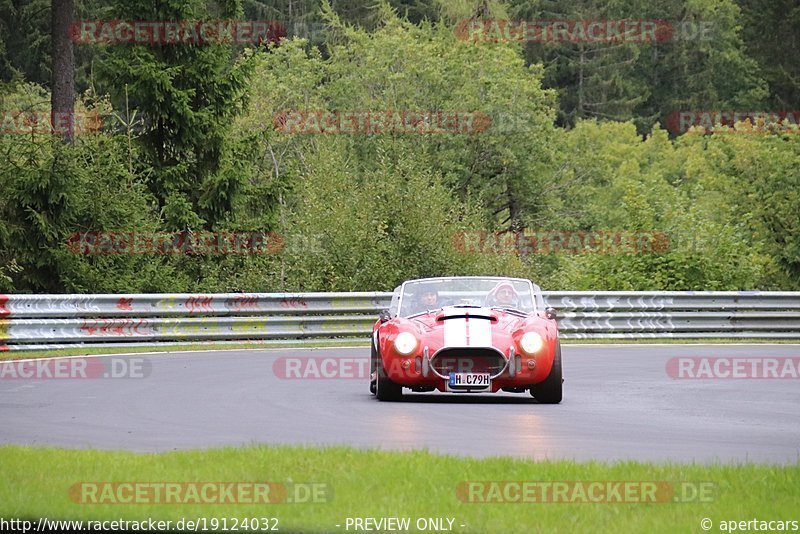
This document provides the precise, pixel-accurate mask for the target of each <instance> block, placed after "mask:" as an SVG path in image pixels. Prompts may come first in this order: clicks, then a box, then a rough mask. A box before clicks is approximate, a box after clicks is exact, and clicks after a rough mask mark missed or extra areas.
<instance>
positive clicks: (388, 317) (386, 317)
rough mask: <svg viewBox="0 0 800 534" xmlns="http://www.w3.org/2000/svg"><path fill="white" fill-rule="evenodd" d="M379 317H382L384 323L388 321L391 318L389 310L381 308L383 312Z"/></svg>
mask: <svg viewBox="0 0 800 534" xmlns="http://www.w3.org/2000/svg"><path fill="white" fill-rule="evenodd" d="M378 317H379V318H380V320H381V322H382V323H385V322H386V321H388V320H389V319H391V316H390V315H389V310H381V313H380V314H379V315H378Z"/></svg>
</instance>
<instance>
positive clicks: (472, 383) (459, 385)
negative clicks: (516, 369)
mask: <svg viewBox="0 0 800 534" xmlns="http://www.w3.org/2000/svg"><path fill="white" fill-rule="evenodd" d="M447 385H448V386H450V388H455V389H476V390H478V389H487V388H489V387H490V386H491V385H492V379H491V375H489V373H450V380H449V382H448V384H447Z"/></svg>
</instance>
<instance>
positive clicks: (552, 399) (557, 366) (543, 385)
mask: <svg viewBox="0 0 800 534" xmlns="http://www.w3.org/2000/svg"><path fill="white" fill-rule="evenodd" d="M563 383H564V379H563V377H562V375H561V342H560V341H556V354H555V356H554V357H553V367H552V368H551V369H550V374H549V375H547V378H545V379H544V380H543V381H542V382H539V383H538V384H534V385H533V386H531V396H532V397H533V398H534V399H536V400H537V401H539V402H540V403H542V404H558V403H559V402H561V396H562V384H563Z"/></svg>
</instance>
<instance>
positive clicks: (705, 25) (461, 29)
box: [455, 19, 715, 44]
mask: <svg viewBox="0 0 800 534" xmlns="http://www.w3.org/2000/svg"><path fill="white" fill-rule="evenodd" d="M455 33H456V37H457V38H459V39H461V40H463V41H469V42H481V43H515V42H524V43H597V44H613V43H622V42H625V43H639V44H645V43H663V42H667V41H711V40H713V39H714V37H715V26H714V24H713V23H711V22H710V21H700V22H694V21H667V20H660V19H658V20H635V19H609V20H503V19H467V20H462V21H461V22H460V23H459V24H458V25H457V26H456V29H455Z"/></svg>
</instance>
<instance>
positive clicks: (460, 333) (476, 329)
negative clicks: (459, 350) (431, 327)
mask: <svg viewBox="0 0 800 534" xmlns="http://www.w3.org/2000/svg"><path fill="white" fill-rule="evenodd" d="M444 346H445V347H491V346H492V323H491V321H488V320H486V319H481V318H475V317H470V318H468V319H461V318H458V319H445V321H444Z"/></svg>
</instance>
